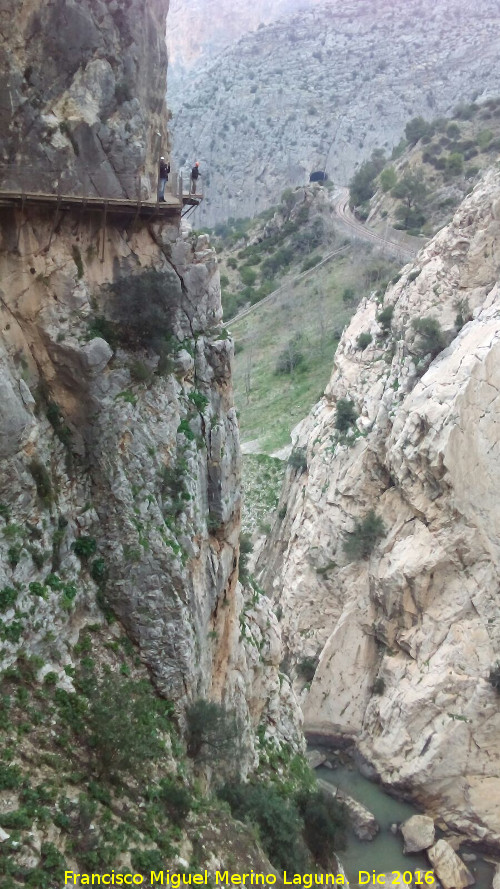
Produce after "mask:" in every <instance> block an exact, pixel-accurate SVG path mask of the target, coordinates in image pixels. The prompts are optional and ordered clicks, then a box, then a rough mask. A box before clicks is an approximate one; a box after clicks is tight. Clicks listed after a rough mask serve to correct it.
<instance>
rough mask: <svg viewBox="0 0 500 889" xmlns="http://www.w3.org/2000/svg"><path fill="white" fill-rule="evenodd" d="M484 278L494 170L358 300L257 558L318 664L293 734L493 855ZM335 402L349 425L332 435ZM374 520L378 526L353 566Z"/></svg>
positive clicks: (488, 326)
mask: <svg viewBox="0 0 500 889" xmlns="http://www.w3.org/2000/svg"><path fill="white" fill-rule="evenodd" d="M499 267H500V173H499V172H498V171H495V172H491V173H489V174H488V175H487V176H486V177H485V179H484V180H483V182H482V183H481V184H480V185H478V186H477V188H476V189H475V190H474V192H473V193H472V194H471V195H470V196H469V197H468V198H467V199H466V200H465V201H464V203H463V204H462V205H461V207H460V209H459V210H458V211H457V213H456V214H455V217H454V219H453V221H452V223H451V224H450V225H449V226H448V227H447V228H445V229H443V230H442V231H441V232H440V233H439V234H438V235H437V236H436V237H435V238H434V240H433V241H431V242H430V243H429V244H428V246H426V247H425V248H424V250H422V251H421V253H420V254H419V256H418V257H417V259H416V261H415V263H414V264H413V265H409V266H407V267H405V268H404V269H403V272H402V274H401V277H400V279H399V280H398V281H397V282H396V283H394V284H393V285H392V286H391V287H389V289H388V291H387V293H386V295H385V296H384V298H383V305H382V307H381V306H380V304H379V302H378V301H377V298H375V297H374V298H373V299H368V300H366V301H364V302H363V303H362V304H361V305H360V307H359V309H358V311H357V313H356V315H355V316H354V318H353V319H352V321H351V323H350V325H349V327H348V328H347V330H346V331H345V332H344V335H343V337H342V340H341V343H340V345H339V348H338V351H337V353H336V358H335V369H334V373H333V376H332V378H331V381H330V384H329V385H328V387H327V390H326V393H325V397H324V398H323V399H322V400H321V401H320V402H319V403H318V404H317V405H316V407H315V408H314V409H313V411H312V413H311V415H310V417H309V418H308V419H307V420H305V421H304V422H303V423H302V424H301V425H300V426H299V427H297V429H296V431H295V446H296V447H299V448H304V449H305V450H304V454H305V456H306V459H307V469H306V470H305V471H304V470H301V469H292V468H289V469H288V471H287V481H286V485H285V491H284V493H283V495H282V500H281V506H283V507H285V506H286V510H285V509H282V510H281V514H282V515H283V514H285V518H284V519H283V520H278V521H277V522H276V525H275V527H274V529H273V532H272V534H271V538H270V542H269V547H268V549H267V551H266V552H265V553H264V556H263V558H262V559H261V565H262V580H263V583H264V586H265V588H266V589H267V590H268V591H272V592H273V593H274V595H275V597H276V598H277V599H278V600H279V601H280V604H281V608H282V610H283V620H282V625H283V629H284V634H285V641H286V646H287V649H288V659H289V662H290V663H291V664H292V666H293V664H298V663H299V662H300V661H301V660H302V659H303V658H305V657H307V658H317V657H319V665H318V667H317V670H316V673H315V676H314V679H313V681H312V685H311V688H310V691H309V692H306V690H304V701H305V720H306V727H307V728H309V729H310V730H312V731H314V732H315V733H316V734H317V733H318V732H319V733H320V734H321V732H323V733H324V734H327V735H333V736H340V737H342V738H344V739H345V737H346V736H348V737H351V738H353V739H354V740H355V742H356V745H357V747H358V749H359V750H360V752H361V753H362V754H363V755H364V756H365V757H366V759H368V760H369V761H370V762H371V763H372V764H373V765H374V766H375V767H376V769H377V770H378V772H379V774H380V776H381V778H382V780H383V781H384V782H386V783H387V784H390V785H392V786H393V787H394V788H396V789H397V788H399V789H404V790H406V791H409V792H412V793H413V794H414V796H415V798H416V799H417V800H418V801H419V802H420V804H421V805H422V806H423V807H424V808H426V809H427V810H428V811H429V814H438V813H439V815H441V816H443V818H444V819H445V820H446V821H447V822H448V824H449V825H453V826H454V827H455V828H456V829H458V830H459V831H461V832H466V833H468V834H469V835H470V836H471V837H473V838H476V839H479V838H481V839H484V840H485V841H487V842H489V843H490V844H491V845H492V846H496V847H498V845H499V844H500V781H499V778H498V766H499V760H500V742H499V738H500V734H499V729H500V703H499V698H498V695H497V693H496V691H495V690H494V688H493V687H492V685H491V684H490V683H489V682H488V677H489V674H490V670H491V668H492V666H493V665H494V664H495V663H496V662H497V660H498V652H499V651H500V637H499V629H498V628H499V627H500V607H499V600H498V595H497V591H498V587H499V581H500V549H499V546H498V540H499V537H500V511H499V508H498V497H497V495H496V492H497V490H498V487H499V485H500V476H499V466H500V464H499V461H498V424H499V422H500V420H499V418H500V400H499V395H498V392H499V390H500V376H499V372H498V366H499V365H498V357H499V354H500V293H499V288H498V272H499ZM389 307H393V308H389ZM381 308H385V309H386V310H387V311H386V312H385V314H384V315H383V316H382V319H381V320H377V319H378V318H379V317H380V315H381ZM462 309H464V310H465V315H464V316H463V317H464V318H466V319H470V320H468V321H467V322H466V323H465V325H464V326H463V327H462V328H461V329H460V330H457V326H456V324H457V321H456V318H457V314H460V311H461V310H462ZM391 313H393V314H392V320H390V318H391ZM384 317H385V319H386V320H385V321H384V320H383V319H384ZM387 318H389V320H387ZM428 318H431V319H434V321H433V322H425V323H424V325H423V326H422V324H421V321H422V319H428ZM436 322H438V323H437V325H436ZM415 324H416V325H417V327H415ZM419 324H420V330H422V329H423V330H425V329H427V331H428V334H429V335H428V336H427V337H425V336H424V335H423V334H422V333H418V332H417V328H418V326H419ZM429 331H430V332H429ZM364 332H370V333H371V334H372V336H373V340H372V343H371V344H370V345H369V346H368V347H367V348H366V349H364V350H363V351H362V350H361V349H360V348H359V347H358V345H357V338H358V336H359V334H360V333H364ZM446 344H447V345H446ZM443 346H446V348H443ZM340 399H345V400H347V401H350V402H352V407H353V409H354V411H355V414H356V416H357V420H356V422H355V423H354V424H353V425H349V424H348V430H347V431H346V432H344V433H343V434H342V433H341V432H340V431H339V429H338V428H337V425H336V423H337V421H338V416H339V415H338V413H337V406H338V403H339V400H340ZM370 510H374V512H375V516H376V517H378V518H379V519H380V520H381V522H382V523H383V528H381V527H380V525H379V526H378V535H377V534H375V536H374V539H373V540H372V542H371V543H370V545H369V546H367V548H366V549H365V550H364V557H363V550H362V549H360V550H358V558H355V555H356V554H355V553H354V554H351V555H350V556H349V555H348V553H347V552H346V549H345V546H344V545H345V543H346V540H347V539H350V540H351V542H352V541H353V537H352V532H353V531H356V528H357V532H356V534H355V536H354V539H356V537H357V540H358V543H362V544H363V546H364V545H365V543H366V540H367V534H368V532H367V530H366V526H364V521H365V519H366V517H367V515H368V514H369V512H370ZM363 528H364V530H363ZM349 535H350V536H349ZM370 550H371V551H370Z"/></svg>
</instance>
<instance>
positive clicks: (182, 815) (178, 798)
mask: <svg viewBox="0 0 500 889" xmlns="http://www.w3.org/2000/svg"><path fill="white" fill-rule="evenodd" d="M157 799H158V801H159V803H160V805H161V807H162V809H163V810H164V812H165V814H166V815H167V816H168V818H169V819H170V821H172V822H173V823H174V824H176V825H177V826H178V827H182V825H183V824H184V822H185V820H186V818H187V816H188V815H189V813H190V811H191V809H192V807H193V798H192V796H191V794H190V792H189V790H188V789H187V788H186V787H184V786H183V785H182V784H178V783H177V782H176V781H173V780H172V779H171V778H163V779H162V780H161V781H160V787H159V791H158V794H157Z"/></svg>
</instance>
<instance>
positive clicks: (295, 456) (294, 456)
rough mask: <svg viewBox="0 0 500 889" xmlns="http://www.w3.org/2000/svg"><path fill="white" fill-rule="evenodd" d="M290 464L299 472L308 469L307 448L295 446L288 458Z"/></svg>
mask: <svg viewBox="0 0 500 889" xmlns="http://www.w3.org/2000/svg"><path fill="white" fill-rule="evenodd" d="M288 465H289V466H291V467H292V469H297V470H298V471H299V472H305V470H306V469H307V452H306V449H305V448H294V449H293V451H292V452H291V454H290V456H289V458H288Z"/></svg>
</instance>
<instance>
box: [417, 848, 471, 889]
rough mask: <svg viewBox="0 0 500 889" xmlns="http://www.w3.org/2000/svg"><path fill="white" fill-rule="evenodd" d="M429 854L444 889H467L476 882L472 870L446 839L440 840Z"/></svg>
mask: <svg viewBox="0 0 500 889" xmlns="http://www.w3.org/2000/svg"><path fill="white" fill-rule="evenodd" d="M427 854H428V856H429V860H430V862H431V864H433V865H434V867H435V869H436V874H437V877H438V879H439V881H440V883H441V884H442V885H443V886H444V889H466V887H467V886H472V884H473V883H475V880H474V877H473V876H472V874H471V872H470V870H469V869H468V868H467V867H466V866H465V864H464V863H463V861H462V860H461V859H460V858H459V857H458V855H457V853H456V852H454V851H453V849H452V847H451V846H450V845H449V843H447V842H446V840H438V841H437V843H436V845H435V846H433V847H432V849H429V850H428V852H427Z"/></svg>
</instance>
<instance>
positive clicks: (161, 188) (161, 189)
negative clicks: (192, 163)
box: [158, 157, 170, 201]
mask: <svg viewBox="0 0 500 889" xmlns="http://www.w3.org/2000/svg"><path fill="white" fill-rule="evenodd" d="M169 173H170V164H167V163H166V162H165V158H164V157H161V158H160V174H159V177H158V200H159V201H165V186H166V184H167V182H168V174H169Z"/></svg>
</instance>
